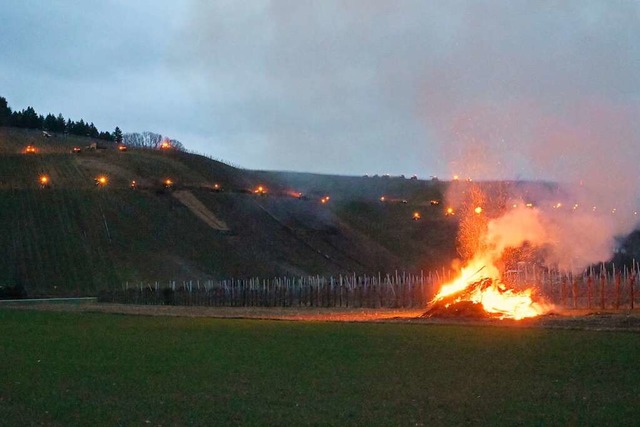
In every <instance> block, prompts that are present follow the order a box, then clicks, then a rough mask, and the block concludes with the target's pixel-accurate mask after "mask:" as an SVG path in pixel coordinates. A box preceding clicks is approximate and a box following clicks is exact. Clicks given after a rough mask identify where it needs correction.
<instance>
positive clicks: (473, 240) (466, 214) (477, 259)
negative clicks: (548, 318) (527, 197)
mask: <svg viewBox="0 0 640 427" xmlns="http://www.w3.org/2000/svg"><path fill="white" fill-rule="evenodd" d="M467 198H468V200H467V201H466V203H465V206H463V209H461V211H462V219H461V221H460V230H459V235H458V243H459V251H460V252H461V253H462V254H463V255H464V257H465V258H466V259H468V262H467V263H466V265H465V266H464V267H463V268H462V269H461V271H460V274H459V276H458V277H457V278H456V279H455V280H453V281H451V282H449V283H446V284H444V285H443V286H442V287H441V288H440V290H439V291H438V293H437V294H436V296H435V297H434V298H433V300H432V301H431V303H430V304H429V307H428V309H427V311H426V312H425V313H424V314H423V315H422V316H423V317H477V318H479V317H481V318H498V319H515V320H520V319H525V318H529V317H535V316H539V315H541V314H545V313H547V312H548V311H549V310H550V309H551V307H550V306H548V305H546V304H544V303H542V302H540V301H536V300H535V289H534V288H533V287H530V288H527V289H524V290H517V289H514V288H510V287H509V286H508V285H507V284H505V283H504V282H502V280H501V279H500V270H499V269H498V268H497V267H496V263H497V262H498V261H499V260H501V259H503V258H504V256H505V253H506V252H507V251H508V249H509V248H516V247H520V246H522V245H525V244H527V242H530V241H534V240H535V238H536V236H537V235H539V234H541V233H542V230H540V229H538V228H537V227H535V226H533V225H535V224H537V223H538V222H537V220H536V215H537V212H535V211H533V210H531V209H529V210H526V209H517V210H516V209H514V210H511V211H510V212H508V213H505V212H501V213H500V215H498V216H497V217H496V218H493V219H489V218H488V217H487V216H486V214H485V210H484V209H483V208H482V205H483V204H485V197H484V194H483V193H482V191H481V190H480V189H479V187H477V186H472V187H471V188H470V189H469V192H468V193H467Z"/></svg>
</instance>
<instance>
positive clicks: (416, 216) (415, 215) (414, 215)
mask: <svg viewBox="0 0 640 427" xmlns="http://www.w3.org/2000/svg"><path fill="white" fill-rule="evenodd" d="M411 218H412V219H413V220H414V221H418V220H419V219H421V218H422V215H420V212H414V213H413V216H412V217H411Z"/></svg>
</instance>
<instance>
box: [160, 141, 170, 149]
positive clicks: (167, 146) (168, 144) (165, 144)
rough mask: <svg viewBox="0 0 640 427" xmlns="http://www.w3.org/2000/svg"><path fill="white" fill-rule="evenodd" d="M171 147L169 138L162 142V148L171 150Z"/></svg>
mask: <svg viewBox="0 0 640 427" xmlns="http://www.w3.org/2000/svg"><path fill="white" fill-rule="evenodd" d="M170 148H171V143H170V142H169V141H167V140H164V141H162V143H161V144H160V149H161V150H169V149H170Z"/></svg>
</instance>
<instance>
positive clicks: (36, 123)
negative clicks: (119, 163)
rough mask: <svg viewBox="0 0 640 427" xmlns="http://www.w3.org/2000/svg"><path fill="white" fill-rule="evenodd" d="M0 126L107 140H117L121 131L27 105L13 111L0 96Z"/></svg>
mask: <svg viewBox="0 0 640 427" xmlns="http://www.w3.org/2000/svg"><path fill="white" fill-rule="evenodd" d="M0 126H14V127H18V128H27V129H40V130H43V131H48V132H55V133H69V134H72V135H79V136H89V137H91V138H97V139H104V140H108V141H117V140H119V139H121V138H122V132H121V131H120V129H119V128H118V127H116V129H115V130H114V132H113V133H111V132H107V131H100V130H98V128H96V126H95V125H94V124H93V122H85V121H84V119H80V120H78V121H73V120H71V119H65V118H64V116H63V115H62V114H58V115H57V116H55V115H53V114H51V113H48V114H47V115H46V116H45V115H42V114H38V112H37V111H36V110H35V109H34V108H33V107H27V108H25V109H24V110H21V111H17V110H16V111H13V110H12V109H11V107H10V106H9V104H8V103H7V100H6V99H5V98H4V97H1V96H0Z"/></svg>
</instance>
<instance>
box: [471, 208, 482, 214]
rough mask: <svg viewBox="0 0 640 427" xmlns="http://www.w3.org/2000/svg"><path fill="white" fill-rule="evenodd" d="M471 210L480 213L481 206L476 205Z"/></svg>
mask: <svg viewBox="0 0 640 427" xmlns="http://www.w3.org/2000/svg"><path fill="white" fill-rule="evenodd" d="M473 211H474V212H475V213H477V214H481V213H482V207H481V206H477V207H476V208H475V209H474V210H473Z"/></svg>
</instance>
